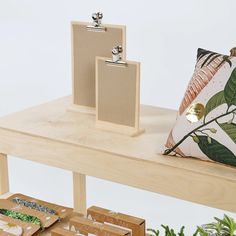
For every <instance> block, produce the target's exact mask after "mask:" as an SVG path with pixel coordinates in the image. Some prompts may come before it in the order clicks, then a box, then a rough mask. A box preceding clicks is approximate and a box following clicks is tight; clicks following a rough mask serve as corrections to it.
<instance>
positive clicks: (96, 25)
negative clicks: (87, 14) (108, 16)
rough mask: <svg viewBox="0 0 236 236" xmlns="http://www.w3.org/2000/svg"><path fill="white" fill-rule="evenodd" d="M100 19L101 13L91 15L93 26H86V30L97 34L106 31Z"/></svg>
mask: <svg viewBox="0 0 236 236" xmlns="http://www.w3.org/2000/svg"><path fill="white" fill-rule="evenodd" d="M102 18H103V14H102V13H101V12H97V13H93V14H92V19H93V24H92V25H87V29H88V30H90V31H99V32H104V31H106V27H104V26H102Z"/></svg>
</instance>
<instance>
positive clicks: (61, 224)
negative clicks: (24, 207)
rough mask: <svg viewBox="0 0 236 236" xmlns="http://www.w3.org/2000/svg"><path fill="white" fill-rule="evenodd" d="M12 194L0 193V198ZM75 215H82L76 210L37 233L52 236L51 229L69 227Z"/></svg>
mask: <svg viewBox="0 0 236 236" xmlns="http://www.w3.org/2000/svg"><path fill="white" fill-rule="evenodd" d="M11 195H13V194H12V193H6V194H3V195H0V199H7V198H8V197H10V196H11ZM73 216H81V214H79V213H75V212H74V213H72V214H71V215H69V216H68V217H66V218H65V219H63V220H62V221H60V222H57V223H56V224H54V225H53V226H51V227H50V228H49V229H48V230H45V231H43V232H38V233H37V234H35V235H38V236H51V230H52V229H54V228H57V227H62V228H68V227H69V219H70V218H71V217H73Z"/></svg>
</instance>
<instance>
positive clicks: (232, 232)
mask: <svg viewBox="0 0 236 236" xmlns="http://www.w3.org/2000/svg"><path fill="white" fill-rule="evenodd" d="M214 219H215V222H213V223H209V224H205V225H203V226H197V229H196V232H195V233H194V234H193V236H212V235H214V236H236V222H235V220H234V219H233V218H230V217H229V216H227V215H224V217H223V219H219V218H217V217H215V218H214ZM161 227H162V228H163V229H164V236H185V233H184V229H185V227H184V226H182V227H181V229H180V231H179V232H178V233H176V232H175V231H174V229H172V228H170V227H169V226H168V225H161ZM147 232H149V233H150V235H151V236H161V235H160V231H159V230H158V229H157V230H154V229H147Z"/></svg>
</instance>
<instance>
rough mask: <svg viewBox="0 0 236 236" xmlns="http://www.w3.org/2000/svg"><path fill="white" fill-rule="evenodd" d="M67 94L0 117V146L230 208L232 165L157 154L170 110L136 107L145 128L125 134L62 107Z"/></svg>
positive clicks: (235, 184)
mask: <svg viewBox="0 0 236 236" xmlns="http://www.w3.org/2000/svg"><path fill="white" fill-rule="evenodd" d="M70 99H71V98H70V97H67V98H62V99H58V100H55V101H53V102H49V103H47V104H43V105H40V106H37V107H34V108H31V109H27V110H25V111H22V112H18V113H15V114H12V115H9V116H7V117H5V118H1V119H0V151H1V152H2V153H6V154H8V155H14V156H18V157H20V158H23V159H27V160H31V161H35V162H39V163H43V164H46V165H50V166H55V167H59V168H63V169H66V170H71V171H73V172H74V173H80V174H83V175H88V176H94V177H98V178H101V179H106V180H110V181H113V182H117V183H121V184H126V185H129V186H132V187H137V188H141V189H145V190H148V191H152V192H156V193H160V194H164V195H168V196H173V197H176V198H180V199H184V200H188V201H191V202H195V203H200V204H204V205H207V206H211V207H216V208H220V209H224V210H229V211H232V212H236V199H235V197H234V196H235V195H236V169H235V168H231V167H226V166H223V165H220V164H215V163H210V162H203V161H199V160H194V159H183V158H174V157H166V156H162V155H161V154H160V146H161V145H162V144H164V143H165V140H166V138H167V136H168V132H169V130H170V129H171V127H172V125H173V123H174V121H175V117H176V111H173V110H168V109H162V108H156V107H150V106H142V107H141V119H140V121H141V126H142V127H144V128H145V130H146V132H145V133H144V134H142V135H140V136H138V137H135V138H131V137H127V136H124V135H120V134H116V133H110V132H106V131H102V130H97V129H95V116H94V115H89V114H82V113H77V112H68V111H67V107H68V105H69V104H70V101H71V100H70ZM108 167H109V168H108ZM173 183H174V184H173ZM76 192H79V191H76Z"/></svg>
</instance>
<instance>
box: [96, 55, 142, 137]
mask: <svg viewBox="0 0 236 236" xmlns="http://www.w3.org/2000/svg"><path fill="white" fill-rule="evenodd" d="M109 59H110V58H106V57H96V127H97V128H100V129H104V130H108V131H113V132H117V133H121V134H125V135H129V136H137V135H139V134H141V133H143V132H144V129H140V128H139V120H140V63H139V62H134V61H126V64H125V65H121V64H115V63H114V64H113V63H108V62H107V60H109Z"/></svg>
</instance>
